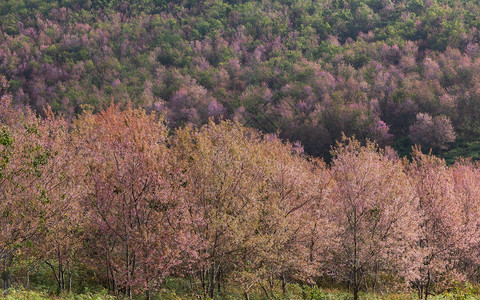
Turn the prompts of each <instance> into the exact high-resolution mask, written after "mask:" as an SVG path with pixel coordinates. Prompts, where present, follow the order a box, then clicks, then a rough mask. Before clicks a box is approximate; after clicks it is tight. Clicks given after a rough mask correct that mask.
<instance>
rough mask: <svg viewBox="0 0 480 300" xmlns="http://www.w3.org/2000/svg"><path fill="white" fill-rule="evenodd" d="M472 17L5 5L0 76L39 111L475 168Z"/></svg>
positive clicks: (271, 5)
mask: <svg viewBox="0 0 480 300" xmlns="http://www.w3.org/2000/svg"><path fill="white" fill-rule="evenodd" d="M479 15H480V4H479V3H478V1H462V0H448V1H446V0H437V1H435V0H425V1H421V0H407V1H403V0H401V1H390V0H351V1H344V0H332V1H327V0H319V1H311V0H300V1H297V0H295V1H288V0H262V1H227V0H225V1H221V0H216V1H213V0H209V1H191V0H178V1H166V0H144V1H120V0H112V1H109V0H82V1H71V0H59V1H39V0H8V1H2V2H1V3H0V74H3V75H5V76H6V77H7V80H8V82H9V84H10V88H9V91H10V92H11V93H12V94H13V97H14V103H16V104H27V103H28V104H31V105H32V106H33V107H34V108H35V109H37V110H39V111H42V110H43V107H44V106H45V105H46V104H49V105H51V106H52V108H53V110H54V111H56V112H63V113H66V114H67V115H70V116H73V115H74V114H75V113H78V112H79V111H80V107H81V105H82V104H90V105H93V106H94V107H95V108H96V109H97V110H98V109H99V108H101V107H105V106H107V105H108V104H109V103H110V102H111V101H112V100H113V101H115V102H117V103H120V104H125V103H127V102H131V103H133V104H134V105H137V106H140V107H144V108H145V109H147V111H151V110H156V111H160V112H162V113H163V114H164V115H166V118H167V120H168V123H169V125H170V126H177V125H182V124H185V123H186V122H192V123H195V124H198V125H199V124H203V123H205V122H206V121H207V120H208V118H210V117H213V118H216V119H221V118H229V119H233V118H238V119H239V120H240V121H241V122H242V123H243V124H245V125H248V126H253V127H255V128H258V129H261V130H262V131H264V132H277V131H279V132H280V134H281V136H282V137H284V138H288V139H290V140H292V141H295V140H299V141H300V142H301V143H302V144H303V145H304V146H305V149H306V151H307V152H308V153H310V154H314V155H323V156H325V155H329V154H328V153H329V149H330V145H332V144H333V143H334V141H335V140H337V139H338V138H339V137H340V136H341V133H342V132H344V133H345V134H347V135H353V134H355V135H356V137H357V138H359V139H364V138H367V137H368V138H370V139H375V140H377V141H378V142H379V143H380V144H381V145H385V144H393V145H394V147H395V148H396V149H397V150H399V151H400V152H401V153H403V154H404V153H406V152H408V151H409V148H410V146H411V145H412V144H413V143H420V144H422V145H423V146H424V147H425V148H429V147H432V148H433V150H434V152H436V153H439V154H442V155H445V156H446V157H449V158H451V157H453V156H457V155H467V154H468V155H474V156H476V155H477V152H476V151H478V148H480V145H479V143H480V142H478V138H477V136H478V133H479V131H480V123H479V121H478V120H479V119H480V118H479V117H480V105H479V104H480V103H479V101H480V90H479V84H480V67H479V64H480V60H479V56H480V47H479V45H478V41H479V38H480V36H479V22H480V21H479V20H480V19H479V18H478V16H479ZM452 149H453V150H452ZM448 150H450V152H448Z"/></svg>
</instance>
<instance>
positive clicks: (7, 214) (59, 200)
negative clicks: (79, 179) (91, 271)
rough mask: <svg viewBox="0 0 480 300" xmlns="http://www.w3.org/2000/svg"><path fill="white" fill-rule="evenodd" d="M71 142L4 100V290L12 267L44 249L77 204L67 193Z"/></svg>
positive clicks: (57, 122)
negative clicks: (21, 257) (21, 258)
mask: <svg viewBox="0 0 480 300" xmlns="http://www.w3.org/2000/svg"><path fill="white" fill-rule="evenodd" d="M67 140H68V132H67V126H66V123H65V122H64V121H63V120H61V119H56V118H54V117H53V116H50V117H49V118H47V119H43V120H41V119H39V118H37V117H35V116H34V114H33V113H32V112H31V111H29V110H28V109H19V108H15V107H13V106H12V103H11V98H10V97H9V96H8V95H3V96H2V98H1V100H0V197H1V201H0V211H1V214H2V217H1V218H0V222H1V228H2V230H1V232H0V257H1V263H2V279H3V283H4V289H5V290H6V289H8V288H9V287H10V280H11V278H10V276H11V267H12V264H13V263H14V261H15V260H16V259H18V258H19V255H20V254H23V255H32V254H35V253H36V251H35V250H36V249H38V248H41V247H43V246H44V245H45V243H44V242H45V237H46V236H47V232H48V230H49V228H53V227H54V226H57V225H58V222H59V219H58V218H56V217H57V216H64V215H65V209H66V204H67V203H68V202H69V201H73V194H72V193H74V190H71V191H70V192H69V191H68V189H69V188H68V187H69V184H68V180H67V178H68V175H67V173H68V172H69V169H68V160H66V159H65V153H66V151H68V150H67V149H66V148H65V146H66V141H67ZM71 192H72V193H71ZM46 251H47V252H48V250H46ZM37 254H38V253H37ZM36 258H37V259H38V258H39V257H38V256H36Z"/></svg>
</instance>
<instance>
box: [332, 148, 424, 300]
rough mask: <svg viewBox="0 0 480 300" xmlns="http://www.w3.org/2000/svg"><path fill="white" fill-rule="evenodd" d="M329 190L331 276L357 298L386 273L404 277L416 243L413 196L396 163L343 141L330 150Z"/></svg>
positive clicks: (370, 150) (370, 149)
mask: <svg viewBox="0 0 480 300" xmlns="http://www.w3.org/2000/svg"><path fill="white" fill-rule="evenodd" d="M332 154H333V156H334V159H333V162H332V167H331V168H332V174H333V176H334V180H335V183H334V187H333V191H332V195H331V198H330V201H331V203H330V204H329V205H327V206H326V209H327V210H328V215H329V219H330V222H331V223H333V224H335V232H334V233H333V239H332V240H331V241H330V242H331V243H332V244H333V245H334V246H333V249H332V252H333V258H332V260H331V261H330V263H331V265H330V272H331V273H332V274H333V276H334V277H336V278H337V279H339V280H340V281H342V282H348V284H349V286H351V288H352V289H353V295H354V299H358V297H359V296H358V293H359V291H360V286H361V285H367V284H369V283H371V284H372V285H373V289H374V290H375V284H376V283H377V281H378V277H379V276H380V275H381V274H382V273H383V272H388V273H390V274H392V275H394V276H396V277H398V278H402V277H404V276H406V274H407V273H408V271H409V264H410V263H409V261H411V260H412V259H413V257H412V256H411V253H409V251H410V249H411V247H412V244H413V243H414V241H415V240H416V231H415V229H416V228H417V222H418V218H417V216H416V214H415V210H414V208H415V205H416V196H415V193H414V189H413V188H412V186H411V185H410V184H409V182H408V180H407V177H406V175H405V174H404V173H403V169H402V165H401V163H400V162H399V161H395V160H391V159H390V158H389V157H388V156H387V155H384V153H382V151H380V150H378V148H377V147H376V146H375V144H373V143H370V142H367V144H366V146H361V145H360V144H359V142H358V141H356V140H354V139H346V138H344V139H343V141H342V142H340V143H338V144H337V147H336V149H335V150H334V151H333V153H332Z"/></svg>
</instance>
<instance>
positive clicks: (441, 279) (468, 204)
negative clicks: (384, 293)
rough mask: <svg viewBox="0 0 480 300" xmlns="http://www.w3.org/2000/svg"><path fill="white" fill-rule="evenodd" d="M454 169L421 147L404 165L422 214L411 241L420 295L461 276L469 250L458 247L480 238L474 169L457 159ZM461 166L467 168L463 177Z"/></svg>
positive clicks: (419, 211)
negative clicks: (415, 257) (466, 166)
mask: <svg viewBox="0 0 480 300" xmlns="http://www.w3.org/2000/svg"><path fill="white" fill-rule="evenodd" d="M455 169H457V170H455ZM455 169H450V168H448V167H447V166H446V164H445V161H444V160H442V159H440V158H437V157H435V156H432V155H425V154H423V153H422V152H421V150H420V149H419V148H415V149H414V151H413V161H412V163H411V164H409V165H408V169H407V171H408V175H409V179H410V181H411V182H412V185H413V186H414V187H415V189H416V194H417V196H418V198H419V202H418V206H417V208H416V210H417V213H418V214H419V216H420V220H421V223H420V227H419V228H418V233H419V239H418V241H417V245H416V246H415V248H416V249H415V251H416V252H417V255H418V256H419V258H420V261H419V264H418V265H417V266H416V269H417V271H416V272H417V274H418V275H417V277H416V278H415V280H414V281H413V284H414V286H415V287H416V288H417V290H418V296H419V298H423V299H427V297H428V295H430V293H431V288H432V287H433V286H434V285H436V286H437V287H439V288H441V287H442V286H449V285H450V284H451V283H452V282H454V281H459V280H463V279H464V278H463V276H462V273H461V272H458V269H457V267H458V266H459V265H460V262H461V260H464V259H465V258H466V257H468V256H466V255H465V254H468V252H467V253H465V252H464V253H463V254H462V251H465V250H466V249H467V248H470V247H471V246H473V244H475V243H476V242H477V241H478V239H477V237H478V197H476V194H477V193H478V192H476V191H475V184H473V185H470V184H471V183H473V182H472V181H471V180H472V179H473V178H472V176H474V175H475V174H474V173H473V174H472V173H471V172H467V171H469V170H468V169H465V168H461V167H460V165H457V166H456V168H455ZM460 169H465V171H466V173H465V174H462V176H461V177H459V174H458V170H460ZM452 172H453V173H452ZM453 175H454V176H453ZM462 177H463V178H462ZM468 182H469V183H470V184H468ZM465 184H468V185H465Z"/></svg>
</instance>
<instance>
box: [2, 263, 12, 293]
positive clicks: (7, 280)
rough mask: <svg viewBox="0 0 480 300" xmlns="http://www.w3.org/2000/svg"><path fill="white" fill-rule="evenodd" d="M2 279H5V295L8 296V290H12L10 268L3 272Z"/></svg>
mask: <svg viewBox="0 0 480 300" xmlns="http://www.w3.org/2000/svg"><path fill="white" fill-rule="evenodd" d="M2 279H3V293H4V294H6V293H7V290H8V289H9V288H10V279H11V272H10V268H6V269H5V270H4V271H3V272H2Z"/></svg>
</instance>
